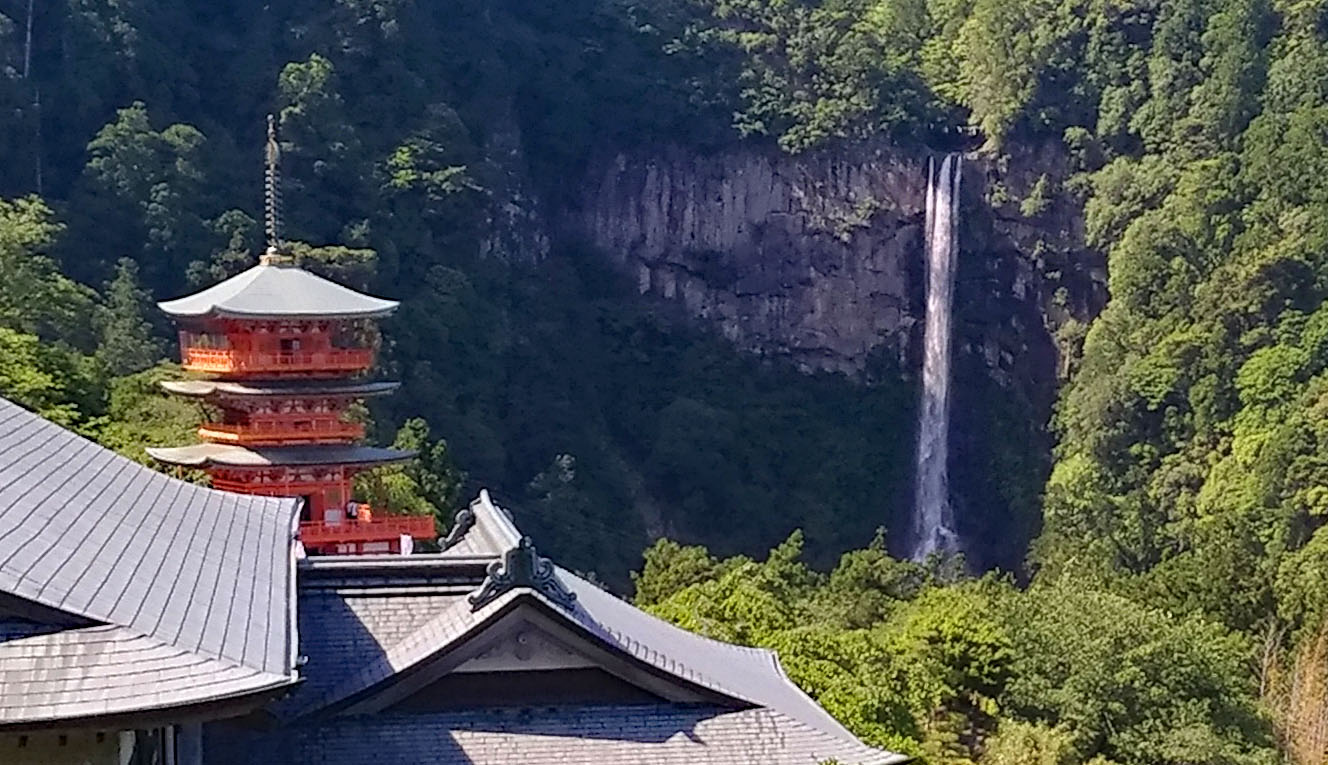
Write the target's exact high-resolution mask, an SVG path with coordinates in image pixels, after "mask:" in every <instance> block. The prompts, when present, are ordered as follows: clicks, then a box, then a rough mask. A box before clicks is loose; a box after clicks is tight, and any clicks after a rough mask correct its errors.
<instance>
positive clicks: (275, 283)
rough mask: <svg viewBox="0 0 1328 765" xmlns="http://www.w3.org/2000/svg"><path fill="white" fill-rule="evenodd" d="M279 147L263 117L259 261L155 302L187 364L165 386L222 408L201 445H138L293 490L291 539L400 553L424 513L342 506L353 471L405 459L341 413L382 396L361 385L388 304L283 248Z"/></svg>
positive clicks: (425, 534) (428, 530)
mask: <svg viewBox="0 0 1328 765" xmlns="http://www.w3.org/2000/svg"><path fill="white" fill-rule="evenodd" d="M277 199H278V197H277V190H276V143H275V137H274V136H273V135H272V129H271V123H270V122H269V148H268V193H267V229H268V250H267V253H266V254H265V255H263V256H262V257H261V258H260V259H259V263H258V265H256V266H254V267H253V268H250V269H249V270H247V271H245V272H244V273H241V274H237V275H236V276H233V277H231V278H230V279H227V280H225V281H223V282H221V283H220V284H216V285H214V286H212V287H209V288H207V289H205V290H203V291H202V292H198V293H196V294H193V295H189V296H186V297H182V298H179V299H176V300H169V301H166V302H163V303H159V304H158V305H159V307H160V308H161V309H162V310H163V311H165V312H166V313H167V314H169V315H170V316H171V317H172V318H174V319H175V321H176V322H177V324H178V326H179V331H180V355H181V357H182V358H181V361H182V363H183V366H184V368H185V370H186V371H189V372H194V373H200V375H202V376H206V377H205V378H201V379H190V380H181V381H168V382H164V383H162V386H163V387H164V388H165V389H166V390H167V391H169V392H171V393H173V394H176V395H181V396H190V397H194V398H198V399H201V400H203V401H205V402H207V403H208V404H211V405H212V407H213V409H215V410H216V411H218V412H220V414H221V416H220V417H219V418H218V419H217V421H214V422H205V423H203V425H202V426H201V427H199V429H198V435H199V437H200V438H201V439H202V440H203V443H201V444H196V445H193V446H179V447H170V448H155V449H148V453H149V454H150V455H151V456H152V457H153V458H155V459H157V460H159V461H161V462H164V463H166V464H170V465H179V466H185V467H192V468H201V469H203V470H206V471H207V473H208V475H209V476H210V477H211V479H212V485H213V487H215V488H218V489H225V490H228V491H234V492H240V493H244V494H261V495H269V496H294V497H302V498H304V500H305V503H304V511H303V513H304V515H303V517H302V519H301V520H302V522H301V524H300V538H301V541H302V542H303V543H304V546H305V548H306V549H307V550H309V551H311V552H319V553H346V554H359V553H373V552H404V551H407V549H408V548H409V547H411V546H412V545H411V543H410V542H409V541H408V540H414V539H432V538H433V537H434V536H435V530H434V525H433V519H432V518H430V517H427V516H392V515H388V514H386V513H383V512H382V511H381V510H379V509H376V508H371V507H368V506H366V505H362V504H359V503H356V502H354V501H353V498H352V486H353V479H354V477H355V474H356V473H358V472H360V471H363V470H367V469H370V468H373V467H377V466H380V465H385V464H389V463H393V462H401V461H404V460H409V459H410V458H412V457H414V456H415V455H414V453H413V452H405V451H398V450H394V449H380V448H374V447H369V446H363V445H360V444H359V443H358V441H359V440H360V439H361V438H363V436H364V427H363V426H362V425H360V424H358V423H356V422H353V421H351V420H349V419H348V418H347V416H346V415H347V410H348V408H349V407H350V406H351V405H352V404H353V403H355V402H357V401H360V400H362V399H364V398H366V397H369V396H378V395H383V394H385V393H390V392H392V391H393V390H395V389H396V388H397V387H398V383H394V382H367V381H365V380H364V377H365V376H366V375H367V373H368V372H369V370H370V369H371V368H372V367H373V365H374V356H375V351H376V348H375V339H376V337H377V334H376V332H375V331H374V322H375V321H376V320H377V319H380V318H383V317H385V316H387V315H389V314H391V313H392V312H393V311H394V310H395V309H396V307H397V303H396V302H395V301H391V300H383V299H380V298H376V297H372V296H370V295H365V294H362V293H359V292H356V291H355V290H352V289H349V288H347V287H344V286H342V285H340V284H337V283H335V282H332V281H329V280H328V279H324V278H322V277H320V276H317V275H316V274H312V273H310V272H308V271H305V270H304V269H302V268H300V267H299V266H298V265H296V263H295V261H294V259H293V258H292V257H290V256H289V255H286V254H284V253H283V252H282V247H281V242H280V239H279V238H278V236H277V233H278V223H277V221H278V211H277Z"/></svg>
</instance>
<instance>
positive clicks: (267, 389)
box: [161, 380, 401, 398]
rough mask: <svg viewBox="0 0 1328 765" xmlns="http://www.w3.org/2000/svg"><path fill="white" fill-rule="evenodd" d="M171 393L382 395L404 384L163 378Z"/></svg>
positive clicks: (199, 395) (163, 387)
mask: <svg viewBox="0 0 1328 765" xmlns="http://www.w3.org/2000/svg"><path fill="white" fill-rule="evenodd" d="M161 387H162V389H163V390H165V391H166V392H168V393H174V394H175V395H177V396H190V397H193V398H208V397H209V396H217V395H221V396H255V397H262V396H293V395H298V396H353V397H355V398H360V397H367V396H382V395H386V394H388V393H391V392H392V391H394V390H396V389H397V388H400V387H401V383H399V382H366V383H336V382H321V381H318V380H308V381H296V380H292V381H267V382H256V381H250V382H231V381H228V380H163V381H162V382H161Z"/></svg>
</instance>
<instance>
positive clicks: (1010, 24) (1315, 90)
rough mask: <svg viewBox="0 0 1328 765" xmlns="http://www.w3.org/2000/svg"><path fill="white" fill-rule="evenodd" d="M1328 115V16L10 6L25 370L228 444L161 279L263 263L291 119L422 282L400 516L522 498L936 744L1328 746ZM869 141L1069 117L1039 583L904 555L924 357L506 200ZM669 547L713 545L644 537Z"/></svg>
mask: <svg viewBox="0 0 1328 765" xmlns="http://www.w3.org/2000/svg"><path fill="white" fill-rule="evenodd" d="M1326 103H1328V5H1326V4H1324V3H1321V2H1316V1H1315V0H1310V1H1309V2H1291V1H1290V0H1226V2H1217V1H1216V0H1111V1H1108V0H1060V1H1059V2H1051V1H1050V0H568V1H567V2H563V3H557V4H554V3H535V2H521V1H520V0H494V1H492V2H483V3H480V2H472V1H471V0H443V1H441V2H421V1H420V0H324V2H308V1H307V0H277V1H274V2H264V3H259V2H254V1H252V0H237V1H236V2H232V3H180V2H165V1H164V0H62V1H57V2H52V1H48V2H42V3H33V2H29V0H0V105H2V106H3V117H0V135H2V136H3V138H2V139H0V274H2V275H3V279H0V394H3V395H5V396H6V397H9V398H13V399H15V400H17V401H19V402H20V403H22V404H24V405H26V406H29V407H31V408H33V409H35V410H36V411H39V412H41V413H42V414H43V415H45V416H47V417H50V418H51V419H54V420H56V421H58V422H60V423H62V424H65V425H67V426H69V427H73V428H76V429H78V430H79V431H81V432H83V433H86V434H88V435H90V436H92V437H94V438H96V439H98V440H100V441H102V442H103V443H106V444H108V445H110V446H112V447H114V448H117V449H120V450H123V451H125V452H126V453H129V454H134V455H138V456H141V454H142V452H141V449H142V447H143V446H144V445H147V444H153V443H170V442H177V443H178V442H183V441H185V440H188V439H190V438H191V425H192V424H193V423H195V422H197V419H198V412H197V411H196V410H195V409H194V407H193V405H186V404H183V403H181V402H178V401H171V400H169V399H166V398H164V397H161V396H160V395H158V394H157V392H156V390H155V383H156V381H157V380H160V379H162V378H163V377H166V376H170V375H176V374H179V370H178V368H177V367H174V366H172V365H171V364H170V363H169V361H168V359H171V358H173V357H174V353H175V351H174V349H173V348H172V342H173V340H172V339H171V331H170V327H169V326H167V325H166V324H165V322H164V321H163V319H162V317H161V316H160V315H159V314H158V312H156V311H155V309H154V308H153V306H152V301H153V300H156V299H162V298H166V297H173V296H176V295H179V294H182V293H184V292H186V291H189V290H191V289H196V288H197V287H199V286H201V285H204V284H208V283H211V282H213V281H215V280H217V279H219V278H221V277H224V276H226V275H229V274H233V273H236V272H238V271H239V270H241V269H243V268H245V267H247V266H248V265H250V264H251V263H252V262H253V253H254V252H256V251H257V250H258V248H259V244H260V242H259V239H260V227H259V226H258V225H257V223H256V220H257V219H258V217H259V215H258V208H259V203H260V201H261V200H260V193H259V192H260V178H261V156H262V152H261V147H262V141H263V129H264V124H265V122H264V115H265V114H266V113H269V112H271V113H274V114H276V115H277V119H278V123H279V131H280V135H281V140H282V151H283V171H284V178H285V204H286V226H287V235H288V237H289V238H290V239H292V240H295V243H294V244H293V245H292V246H293V248H294V249H295V251H296V254H297V256H298V257H299V258H300V260H301V262H303V263H304V264H306V265H307V266H308V267H310V268H312V269H315V270H317V271H319V272H321V273H324V274H327V275H330V276H333V277H335V278H338V279H340V280H342V281H344V282H346V283H348V284H352V285H354V286H357V287H360V288H363V289H366V290H369V291H371V292H374V293H376V294H383V295H388V296H391V297H394V298H398V299H401V300H402V301H403V305H402V309H401V310H400V311H399V312H398V314H397V315H396V316H395V317H394V318H393V319H392V320H391V321H389V322H387V323H385V325H384V327H383V336H384V349H383V350H384V354H383V355H384V365H383V366H384V369H383V374H384V375H385V376H387V377H394V378H399V379H402V380H403V382H404V386H403V389H402V391H401V393H399V394H398V395H396V396H394V397H392V398H391V399H390V400H385V401H383V402H382V403H381V405H380V404H379V403H375V405H374V406H375V408H374V409H373V410H372V411H366V412H365V413H364V416H365V417H366V418H368V419H371V420H372V422H373V423H374V427H373V428H372V429H371V432H372V433H373V434H374V435H373V437H374V438H375V439H376V440H377V441H379V442H383V443H387V442H392V441H395V442H397V443H398V444H402V445H406V446H411V447H413V448H417V449H419V450H420V451H421V453H422V455H423V456H422V459H421V460H420V462H419V463H418V464H416V465H412V466H410V467H406V468H402V469H398V470H394V471H388V472H385V473H383V474H380V475H377V476H374V477H371V478H369V479H367V480H366V481H365V484H364V486H363V487H362V489H363V491H364V492H366V493H368V494H370V495H372V496H373V497H374V498H375V499H379V500H381V501H385V502H387V503H388V504H393V505H395V506H397V507H401V508H407V509H411V510H414V511H417V512H425V513H428V512H433V513H435V514H437V515H439V517H440V519H441V520H442V522H444V523H445V522H446V519H447V518H449V517H450V514H451V511H452V509H453V508H455V507H456V505H457V504H458V502H459V501H460V499H461V497H462V496H463V495H464V494H466V493H468V492H470V491H471V490H472V489H473V488H474V487H475V486H476V485H487V486H490V487H493V488H495V489H496V490H497V491H498V496H499V498H500V500H502V501H503V502H504V503H505V504H507V505H510V506H511V507H513V509H514V511H515V512H516V514H517V516H518V520H519V522H520V523H521V524H522V525H523V527H525V528H527V529H528V530H529V531H530V532H531V533H532V534H533V535H534V536H535V538H536V539H537V540H538V541H539V542H540V545H541V548H542V549H546V550H548V551H550V552H553V553H555V554H556V555H557V556H558V557H559V558H560V559H562V560H563V561H565V562H567V563H568V564H569V565H573V566H575V567H577V568H580V569H582V570H586V571H595V572H597V573H598V574H599V575H600V576H601V577H602V578H604V579H605V580H606V581H608V582H610V584H614V585H621V584H625V582H624V581H623V580H624V572H626V571H627V570H628V569H629V568H637V569H639V573H638V574H636V575H635V577H634V584H635V593H636V594H635V598H636V601H637V603H638V604H640V605H642V606H644V607H647V608H648V609H650V610H652V611H653V612H654V613H656V614H658V615H660V616H662V617H663V618H666V619H670V620H672V621H675V622H677V623H679V624H682V625H684V626H686V627H688V628H690V629H694V630H696V631H699V632H702V633H704V634H709V635H712V636H715V637H719V638H723V639H727V640H733V641H737V642H742V643H748V644H753V645H764V646H769V647H773V648H775V649H777V650H778V651H779V652H780V655H781V657H782V658H783V660H784V662H785V664H786V666H787V667H788V669H789V672H790V674H791V675H792V676H793V678H794V679H795V680H796V681H797V682H798V683H799V684H800V685H802V686H803V687H804V688H805V689H807V690H808V692H809V693H811V694H812V695H813V696H815V697H816V698H817V699H818V700H819V701H820V702H821V703H822V704H823V705H824V706H826V708H827V709H829V710H831V711H832V712H833V713H834V714H836V715H837V716H838V717H839V718H840V719H841V720H843V721H844V722H845V724H846V725H848V726H849V727H850V728H851V729H853V730H854V731H855V732H856V733H858V734H859V735H861V736H862V737H864V738H865V739H866V740H868V741H870V742H872V743H875V744H879V745H883V746H887V747H891V748H894V749H897V750H900V751H905V752H909V753H912V754H916V755H918V756H919V757H920V758H922V761H924V762H928V763H963V762H982V763H991V764H992V765H1035V764H1036V765H1043V764H1053V763H1054V764H1055V765H1072V764H1074V763H1098V764H1099V765H1108V764H1109V763H1117V764H1118V765H1136V764H1137V765H1144V764H1145V763H1148V764H1152V763H1165V764H1175V765H1181V764H1183V763H1222V764H1227V763H1232V764H1234V763H1251V764H1253V763H1275V762H1291V763H1296V764H1297V765H1309V764H1310V763H1322V762H1324V761H1325V760H1326V758H1328V611H1326V610H1325V609H1326V608H1328V531H1325V530H1324V529H1323V526H1324V519H1325V515H1328V430H1326V429H1325V428H1328V425H1325V423H1326V422H1328V417H1325V415H1328V308H1325V307H1323V304H1324V298H1325V296H1328V106H1325V104H1326ZM873 141H879V142H889V143H890V144H892V145H895V146H901V147H906V148H907V149H908V150H911V151H916V152H918V153H919V154H927V153H929V152H932V151H935V150H937V149H941V148H945V149H951V148H958V147H962V148H965V149H967V150H970V151H975V152H978V153H980V155H981V156H984V157H987V158H990V159H991V160H992V161H997V162H999V161H1000V159H1001V157H1003V156H1005V155H1006V154H1007V153H1008V152H1011V151H1013V150H1014V149H1016V148H1018V147H1019V146H1021V145H1033V144H1038V145H1041V144H1045V143H1047V142H1052V143H1056V144H1058V145H1059V146H1060V147H1061V149H1060V151H1061V156H1063V157H1064V162H1065V163H1067V165H1068V167H1066V168H1064V170H1065V172H1063V173H1061V174H1058V175H1057V176H1056V177H1063V178H1065V179H1066V180H1064V182H1062V183H1057V184H1051V183H1050V182H1048V183H1039V184H1037V185H1036V186H1035V187H1034V189H1033V190H1032V191H1031V192H1030V193H1029V194H1028V196H1027V198H1025V199H1023V200H1021V203H1022V206H1023V207H1025V208H1027V209H1028V210H1029V211H1031V212H1036V211H1037V209H1038V208H1039V207H1040V206H1041V205H1044V204H1045V203H1046V199H1047V198H1050V197H1055V198H1059V199H1068V200H1071V201H1072V202H1073V203H1074V204H1075V205H1077V206H1078V209H1081V210H1082V215H1083V227H1084V231H1085V236H1086V238H1087V240H1088V244H1089V245H1090V246H1092V247H1094V248H1096V249H1097V250H1099V251H1101V252H1103V253H1105V254H1106V257H1107V264H1108V281H1109V283H1108V286H1109V291H1110V300H1109V302H1108V303H1107V304H1106V306H1105V308H1104V309H1103V310H1102V311H1101V313H1100V314H1099V315H1097V316H1096V317H1095V318H1093V319H1092V320H1091V321H1089V322H1070V323H1068V324H1067V325H1065V326H1063V327H1061V328H1060V330H1059V334H1060V336H1061V339H1062V340H1063V341H1064V344H1065V347H1066V348H1067V349H1069V353H1068V356H1067V358H1066V360H1065V368H1066V372H1067V379H1066V380H1065V383H1064V385H1063V387H1062V390H1061V393H1060V398H1059V403H1058V405H1057V408H1056V412H1055V415H1054V417H1053V418H1052V421H1051V422H1049V423H1045V427H1046V428H1047V429H1048V431H1049V432H1050V433H1051V434H1052V435H1053V436H1054V440H1055V443H1056V446H1055V450H1054V453H1053V454H1052V455H1049V459H1050V463H1049V464H1051V468H1050V471H1049V475H1048V476H1047V480H1046V483H1045V487H1044V490H1043V491H1042V492H1041V496H1040V502H1041V506H1040V507H1034V508H1025V510H1026V511H1027V512H1029V513H1032V514H1036V515H1040V516H1041V518H1042V529H1041V532H1040V534H1039V535H1038V537H1037V538H1036V540H1035V541H1034V542H1033V544H1032V545H1031V548H1030V549H1029V551H1028V554H1027V562H1026V564H1025V565H1024V566H1021V567H1019V569H1018V570H1017V571H1012V572H993V573H988V574H985V575H982V574H980V573H978V572H972V571H968V570H966V568H965V566H964V564H963V562H962V561H956V560H932V561H927V562H924V563H914V562H904V561H898V560H894V559H891V558H890V557H889V555H888V554H887V553H886V551H885V550H886V545H885V539H884V537H883V536H880V535H878V536H877V538H876V539H875V541H872V533H873V530H875V529H876V527H878V526H881V525H882V517H881V513H880V511H879V508H881V507H883V506H885V505H886V504H887V500H886V499H885V498H888V497H898V496H900V495H907V492H908V482H909V480H910V459H911V452H912V443H911V440H912V416H913V415H912V411H913V406H914V404H913V400H914V398H915V391H914V389H913V384H912V382H911V380H912V379H913V378H912V376H911V375H910V374H909V372H908V370H900V369H898V368H895V367H892V366H891V365H890V364H889V363H886V362H884V361H882V363H881V364H880V365H878V367H879V368H873V369H872V370H870V373H869V374H867V375H866V376H865V377H864V378H863V379H856V380H855V379H848V378H846V377H843V376H839V375H829V374H810V375H809V374H802V373H800V372H798V371H796V370H794V369H792V368H788V367H786V366H784V365H781V364H780V363H778V362H777V361H770V360H763V359H759V358H755V357H751V356H747V355H742V354H738V353H736V352H734V350H733V349H732V348H731V347H730V346H728V345H727V344H726V343H725V342H724V341H723V340H722V339H720V338H716V337H712V336H710V335H708V334H706V333H705V332H704V331H702V330H700V329H698V328H696V327H694V326H690V325H688V324H687V323H685V322H681V323H680V322H676V321H671V320H667V319H665V318H662V317H660V316H658V315H656V313H655V312H653V311H652V310H651V309H650V307H649V306H648V305H646V304H644V303H643V302H642V301H640V300H638V299H637V297H636V295H635V293H634V291H633V290H631V289H630V286H629V285H625V284H623V282H622V277H621V276H620V275H619V274H617V273H615V272H613V271H612V270H611V269H609V268H607V267H606V266H604V265H603V264H602V261H601V260H600V259H598V258H596V257H594V256H593V255H592V254H591V253H588V252H587V251H586V249H585V245H584V244H583V243H579V242H577V241H575V240H574V239H568V238H564V237H558V236H554V237H553V238H552V240H551V241H549V242H543V243H540V242H537V241H536V240H537V239H538V237H533V238H531V237H527V238H525V239H523V238H522V236H521V233H522V230H523V229H522V225H521V223H520V221H519V220H517V221H516V222H515V223H513V222H512V221H511V220H508V221H504V220H503V216H504V215H505V214H506V213H511V215H508V218H514V219H515V218H520V217H521V216H538V215H539V214H540V209H541V208H540V205H536V204H531V203H529V202H530V200H532V199H539V200H545V201H544V202H543V205H544V209H545V210H547V209H548V208H549V207H550V206H554V205H556V204H557V200H558V199H559V198H560V197H562V196H563V195H565V190H566V188H567V186H568V185H569V184H575V183H576V182H577V180H578V179H579V178H580V177H581V174H582V170H583V168H584V167H585V166H586V164H587V163H588V162H590V161H592V160H593V158H594V156H595V154H596V152H598V151H601V150H603V149H605V148H606V147H615V148H623V147H634V146H650V145H653V144H657V143H665V142H666V143H670V144H680V145H685V146H688V147H690V148H691V149H692V150H695V151H698V152H705V151H711V150H715V149H717V148H719V147H723V146H726V145H731V144H733V143H737V142H745V143H751V144H759V145H768V146H769V147H770V148H771V150H777V151H783V152H790V153H798V152H806V151H813V150H815V151H835V150H836V149H837V147H845V146H848V145H851V144H858V143H862V142H873ZM504 211H506V212H504ZM512 211H516V212H512ZM508 224H510V225H508ZM1036 426H1037V427H1039V428H1041V427H1043V426H1044V424H1043V423H1037V424H1036ZM795 528H798V529H801V531H798V532H796V533H794V534H793V536H791V537H789V538H788V539H787V540H786V541H784V542H783V543H779V540H781V539H783V538H785V537H786V536H787V535H788V534H789V533H790V531H791V530H792V529H795ZM892 531H893V530H886V531H885V532H883V533H892ZM661 536H672V537H676V538H681V539H683V540H685V541H687V542H697V541H700V542H704V543H705V544H706V546H707V547H708V548H709V549H706V548H703V547H698V546H689V545H687V544H679V543H677V542H671V541H668V540H663V541H658V542H655V543H654V544H653V546H651V547H649V548H648V549H647V551H646V554H645V559H644V564H642V563H641V557H640V551H641V550H642V549H643V548H645V547H646V546H647V545H648V544H650V543H651V541H652V540H653V539H655V538H657V537H661ZM776 545H777V546H776ZM769 547H774V549H773V550H772V551H771V552H770V553H769V554H768V556H766V557H765V558H764V560H758V559H757V558H756V557H749V556H753V554H754V553H757V552H758V551H759V550H761V549H763V548H769ZM804 548H805V549H804ZM852 548H860V549H856V550H855V551H852V552H847V553H844V552H843V551H845V550H849V549H852ZM840 553H843V555H842V557H839V558H838V563H837V564H835V563H834V561H835V559H836V558H837V557H838V556H839V554H840ZM804 554H805V556H806V562H804V559H803V557H804Z"/></svg>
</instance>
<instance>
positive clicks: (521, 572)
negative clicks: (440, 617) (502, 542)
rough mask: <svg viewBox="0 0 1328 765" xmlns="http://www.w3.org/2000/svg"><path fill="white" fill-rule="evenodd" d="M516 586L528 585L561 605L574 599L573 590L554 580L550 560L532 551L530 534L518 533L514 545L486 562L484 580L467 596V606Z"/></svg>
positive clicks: (479, 605) (484, 602)
mask: <svg viewBox="0 0 1328 765" xmlns="http://www.w3.org/2000/svg"><path fill="white" fill-rule="evenodd" d="M517 587H529V588H530V589H532V590H534V591H535V592H538V593H539V594H541V595H543V596H544V597H546V598H548V599H549V600H551V601H553V602H554V603H555V604H557V605H559V606H562V607H563V608H571V607H572V605H573V604H574V603H575V602H576V593H575V592H572V591H571V590H569V589H567V587H566V586H565V585H564V584H563V583H562V582H561V581H559V580H558V576H557V575H556V574H555V573H554V570H553V563H552V562H551V561H550V560H549V559H548V558H541V557H540V556H539V553H537V552H535V545H534V543H532V542H531V541H530V537H521V541H519V542H517V544H516V547H513V548H511V549H509V550H508V551H507V552H505V553H503V559H502V561H494V562H493V563H490V564H489V569H488V572H487V575H486V576H485V577H484V582H483V583H482V584H481V585H480V588H479V589H478V590H476V591H475V592H473V593H471V594H470V597H469V598H468V600H469V601H470V610H471V611H478V610H480V609H481V608H484V607H485V606H487V605H488V604H490V603H492V602H493V601H494V600H496V599H497V598H498V597H499V596H500V595H502V594H503V593H505V592H507V591H509V590H512V589H515V588H517Z"/></svg>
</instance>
